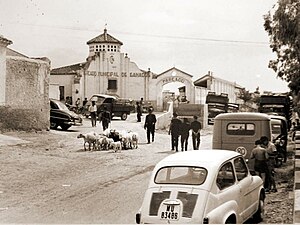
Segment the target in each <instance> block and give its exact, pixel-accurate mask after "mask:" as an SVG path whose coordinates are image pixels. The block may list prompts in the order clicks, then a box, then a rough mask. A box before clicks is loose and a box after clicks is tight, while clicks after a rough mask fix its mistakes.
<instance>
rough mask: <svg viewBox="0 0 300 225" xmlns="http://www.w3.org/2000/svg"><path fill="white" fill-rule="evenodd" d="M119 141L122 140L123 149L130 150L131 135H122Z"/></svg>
mask: <svg viewBox="0 0 300 225" xmlns="http://www.w3.org/2000/svg"><path fill="white" fill-rule="evenodd" d="M121 140H122V143H123V146H124V149H129V148H132V135H130V134H129V133H126V134H123V136H122V139H121Z"/></svg>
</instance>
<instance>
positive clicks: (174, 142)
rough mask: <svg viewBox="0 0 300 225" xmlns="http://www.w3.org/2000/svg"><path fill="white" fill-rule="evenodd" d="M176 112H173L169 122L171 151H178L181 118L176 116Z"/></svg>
mask: <svg viewBox="0 0 300 225" xmlns="http://www.w3.org/2000/svg"><path fill="white" fill-rule="evenodd" d="M177 116H178V115H177V113H176V112H174V113H173V118H172V120H171V124H170V130H169V135H170V134H171V146H172V151H173V150H176V152H178V138H179V134H180V127H181V123H182V122H181V120H180V119H178V118H177Z"/></svg>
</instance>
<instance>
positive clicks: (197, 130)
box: [191, 116, 202, 150]
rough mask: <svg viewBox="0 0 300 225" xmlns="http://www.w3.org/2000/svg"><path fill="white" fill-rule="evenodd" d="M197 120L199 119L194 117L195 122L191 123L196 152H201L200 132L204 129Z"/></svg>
mask: <svg viewBox="0 0 300 225" xmlns="http://www.w3.org/2000/svg"><path fill="white" fill-rule="evenodd" d="M197 119H198V117H197V116H194V121H193V122H192V123H191V129H192V139H193V148H194V150H199V146H200V131H201V128H202V126H201V123H200V122H199V121H198V120H197Z"/></svg>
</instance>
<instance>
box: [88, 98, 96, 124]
mask: <svg viewBox="0 0 300 225" xmlns="http://www.w3.org/2000/svg"><path fill="white" fill-rule="evenodd" d="M89 112H90V116H91V121H92V127H96V120H97V106H96V102H95V101H92V104H91V105H90V107H89Z"/></svg>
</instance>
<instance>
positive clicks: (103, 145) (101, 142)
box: [97, 136, 109, 150]
mask: <svg viewBox="0 0 300 225" xmlns="http://www.w3.org/2000/svg"><path fill="white" fill-rule="evenodd" d="M107 139H108V138H107V137H105V136H100V138H99V139H98V140H97V147H98V149H99V150H102V149H103V150H108V147H109V144H108V140H107Z"/></svg>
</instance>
